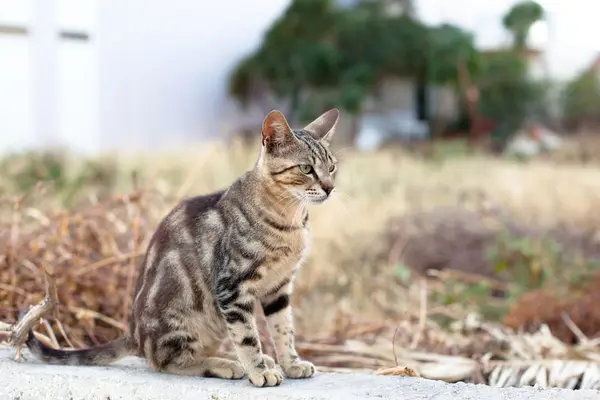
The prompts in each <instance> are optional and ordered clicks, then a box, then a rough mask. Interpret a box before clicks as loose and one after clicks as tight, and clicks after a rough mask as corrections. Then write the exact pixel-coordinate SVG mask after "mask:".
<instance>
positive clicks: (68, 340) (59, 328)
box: [56, 319, 75, 349]
mask: <svg viewBox="0 0 600 400" xmlns="http://www.w3.org/2000/svg"><path fill="white" fill-rule="evenodd" d="M56 325H57V326H58V330H59V331H60V334H61V335H62V337H63V338H64V339H65V342H67V344H68V345H69V347H71V348H72V349H74V348H75V346H73V342H71V340H70V339H69V336H67V332H66V331H65V328H64V327H63V324H62V323H61V322H60V320H58V319H57V320H56Z"/></svg>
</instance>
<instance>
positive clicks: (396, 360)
mask: <svg viewBox="0 0 600 400" xmlns="http://www.w3.org/2000/svg"><path fill="white" fill-rule="evenodd" d="M399 327H400V325H396V329H394V336H392V352H393V353H394V363H395V364H396V365H398V355H397V354H396V335H397V334H398V328H399Z"/></svg>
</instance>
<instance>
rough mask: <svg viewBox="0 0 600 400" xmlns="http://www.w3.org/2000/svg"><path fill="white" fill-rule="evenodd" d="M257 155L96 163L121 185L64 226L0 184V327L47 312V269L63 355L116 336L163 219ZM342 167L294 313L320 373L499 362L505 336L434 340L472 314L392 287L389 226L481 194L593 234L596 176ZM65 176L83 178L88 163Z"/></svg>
mask: <svg viewBox="0 0 600 400" xmlns="http://www.w3.org/2000/svg"><path fill="white" fill-rule="evenodd" d="M255 150H257V149H255V148H253V149H247V148H244V147H243V146H241V145H237V144H230V145H226V146H225V145H222V144H215V145H211V146H208V147H206V148H203V149H186V150H184V151H182V152H177V153H175V152H173V153H171V154H166V153H161V154H145V155H144V154H140V155H135V156H134V155H123V154H122V155H118V154H112V155H109V156H106V157H105V158H103V159H104V160H106V159H108V160H110V164H111V166H112V167H113V169H114V170H115V171H117V175H116V176H115V177H114V179H113V180H111V184H114V186H113V187H112V188H111V190H107V188H105V187H102V186H101V185H95V186H90V187H85V188H83V189H82V190H80V191H78V192H77V194H76V195H71V196H70V197H69V198H70V201H71V203H70V204H72V206H71V208H70V210H69V211H68V212H63V211H62V210H61V205H62V204H64V203H61V202H60V201H59V200H60V199H64V198H63V197H60V196H59V193H57V191H56V190H54V189H53V187H52V185H42V186H39V187H38V188H36V189H34V190H32V191H30V192H29V195H28V196H27V197H25V198H20V197H19V196H20V195H19V196H17V193H16V192H15V191H14V188H13V186H11V184H9V182H8V181H7V182H5V183H0V192H2V190H4V193H5V194H6V195H3V196H2V200H3V204H2V208H1V210H2V212H0V320H4V321H6V322H9V323H12V322H14V321H16V319H17V315H18V312H20V311H25V310H26V309H27V307H29V306H30V305H32V304H34V303H37V302H39V301H40V300H41V299H42V297H43V295H44V293H43V275H42V273H41V272H40V268H41V266H42V262H46V263H47V264H48V265H49V266H50V267H51V269H52V272H53V274H54V276H55V277H56V279H57V287H58V297H59V303H60V306H59V319H57V320H55V321H53V325H52V328H53V329H48V328H47V327H44V328H43V329H41V331H42V332H44V333H45V334H47V335H49V336H52V335H55V336H56V338H57V339H56V341H57V343H58V344H59V345H60V346H71V345H72V346H75V347H79V346H84V345H87V344H92V343H98V342H102V341H105V340H108V339H111V338H113V337H115V336H116V335H118V334H120V333H121V332H122V330H123V328H124V322H125V316H126V307H127V304H128V302H129V301H130V295H131V281H132V279H133V278H134V275H135V267H136V266H137V265H138V264H139V262H140V256H141V254H142V253H143V251H144V249H145V246H146V243H147V240H148V239H149V236H150V234H151V233H152V229H153V228H154V226H155V225H156V223H157V221H158V219H159V218H161V217H162V216H163V215H164V214H165V213H166V212H167V210H168V209H169V207H171V206H172V205H173V204H174V203H175V202H176V201H178V199H180V198H182V197H184V196H188V195H194V194H198V193H206V192H209V191H212V190H215V189H218V188H221V187H224V186H226V185H228V184H229V183H230V182H231V181H232V180H233V179H235V178H236V177H237V176H238V175H239V174H240V173H242V172H243V171H244V170H245V169H247V168H250V167H251V166H252V164H253V163H254V161H255V158H256V155H255V154H256V152H255ZM338 155H339V157H340V158H341V162H342V164H341V168H340V175H339V178H338V185H337V188H338V189H337V191H338V193H337V195H336V196H335V198H334V199H332V201H330V202H328V203H326V204H325V205H322V206H319V207H315V208H314V209H313V210H312V215H311V225H312V231H313V235H312V241H313V245H312V251H311V253H310V257H309V259H308V261H307V263H306V265H305V266H304V268H303V269H302V270H301V272H300V276H299V279H298V284H297V290H296V292H295V295H294V299H293V302H294V305H295V307H296V310H297V311H296V318H297V321H298V332H299V336H300V338H301V341H300V344H299V350H300V352H301V353H302V354H303V355H305V356H307V357H309V358H311V359H313V360H314V361H315V362H317V363H318V364H320V365H324V366H329V367H332V368H367V369H377V368H390V367H395V366H396V365H397V364H398V363H403V362H404V361H406V363H409V362H410V360H413V361H414V360H416V359H419V357H422V355H419V354H418V353H414V352H413V353H406V352H405V351H401V350H400V349H404V350H412V351H416V350H424V351H425V350H426V351H429V352H435V353H439V354H446V355H456V356H459V355H460V356H466V357H473V358H479V359H480V358H481V357H483V356H484V355H486V354H487V355H488V357H489V355H490V354H492V353H494V354H495V353H497V352H498V351H500V350H498V348H499V347H500V348H501V347H502V346H504V345H505V344H506V341H507V340H508V339H506V338H510V337H511V336H510V334H509V333H506V334H505V339H503V340H499V339H498V337H497V335H496V336H494V335H492V334H490V333H489V332H487V331H486V332H487V333H486V332H483V333H482V332H481V329H480V330H479V331H480V332H479V333H472V332H469V333H466V332H462V333H449V332H448V331H447V330H442V329H441V328H440V325H439V324H438V323H435V322H434V320H433V317H434V316H436V315H440V314H442V315H446V316H449V317H450V318H451V319H453V320H458V321H461V320H463V319H464V318H465V315H466V314H465V313H464V312H463V311H461V310H459V309H457V308H455V307H450V306H446V305H444V304H432V302H431V300H428V299H429V296H428V294H429V293H430V292H431V291H432V290H433V289H434V288H435V287H436V285H437V283H436V282H435V281H430V283H426V281H425V280H421V279H408V280H406V279H402V277H399V276H398V270H397V265H396V262H397V261H398V260H401V259H402V254H404V251H406V249H405V248H403V246H405V243H399V244H398V249H396V250H395V251H396V252H397V253H398V255H397V257H391V258H388V259H381V257H380V255H381V252H382V249H383V250H385V249H384V247H386V246H388V247H389V245H386V244H384V241H383V240H382V235H384V234H385V233H386V230H387V229H388V222H389V220H390V219H391V218H396V217H398V216H411V215H415V214H416V213H422V212H429V211H436V210H439V209H440V208H442V207H446V208H450V209H454V208H455V207H458V206H459V205H460V204H462V206H461V207H463V208H464V207H467V208H469V209H470V208H474V207H471V206H472V205H473V204H468V205H467V206H465V205H464V203H465V199H467V200H469V199H472V198H474V197H473V196H469V195H470V194H473V193H485V198H486V199H492V200H493V204H498V205H501V208H502V210H503V212H504V213H506V214H507V215H510V218H511V219H512V220H513V221H518V222H519V223H520V224H521V225H522V226H532V227H535V228H536V229H551V228H553V227H555V226H557V224H559V223H568V224H570V225H573V226H577V227H579V228H581V229H583V230H584V231H586V232H591V233H590V235H592V236H593V234H592V233H593V232H596V231H597V227H598V226H600V224H599V223H598V222H599V220H600V214H599V213H598V212H597V210H598V209H599V206H600V168H597V167H591V166H579V165H558V164H551V163H549V162H544V161H532V162H529V163H527V164H519V163H515V162H511V161H507V160H502V159H495V158H487V157H484V156H472V157H459V158H453V159H451V160H447V161H439V160H438V161H437V162H435V163H431V162H427V161H423V160H416V159H414V158H412V157H411V156H409V155H408V154H406V153H405V152H403V151H401V150H397V149H396V150H394V149H391V150H386V151H381V152H378V153H376V154H370V153H363V154H358V153H354V152H353V151H351V150H344V149H342V150H340V151H339V152H338ZM103 162H106V161H103ZM69 165H70V167H69V168H70V169H69V171H77V170H78V169H80V166H81V165H82V161H81V160H73V161H72V162H71V163H70V164H69ZM132 176H133V177H134V178H133V179H132ZM16 200H17V201H16ZM469 201H470V200H469ZM467 202H468V201H467ZM475 208H477V207H475ZM419 229H422V230H425V231H426V230H435V229H436V226H435V225H434V224H430V225H428V224H424V225H423V226H420V228H419ZM463 235H466V234H464V233H463ZM387 251H388V252H389V251H390V249H389V248H388V249H387ZM475 272H477V271H475ZM428 301H429V303H428ZM315 310H319V311H318V312H317V311H315ZM47 326H51V325H47ZM474 339H476V340H474ZM513 339H514V338H513ZM392 341H394V342H395V343H396V350H395V351H396V352H397V353H398V354H396V355H395V354H394V349H393V346H392ZM410 354H412V356H411V355H410ZM565 354H566V352H565ZM411 357H412V358H411ZM511 357H513V358H515V357H516V356H514V354H513V355H512V356H511ZM509 358H510V357H508V356H504V358H503V359H509ZM417 364H418V365H417V366H416V368H415V369H416V370H417V371H421V374H422V375H427V373H425V374H423V372H422V371H423V370H426V368H425V367H424V364H422V363H421V364H419V363H417ZM467 364H468V363H467ZM467 364H465V365H467ZM461 365H462V364H461ZM468 365H470V364H468ZM478 365H479V364H478ZM465 368H466V370H467V371H468V374H467V375H468V376H462V375H461V376H462V377H461V378H460V379H470V380H475V381H476V380H477V379H475V378H474V377H472V376H470V375H469V374H473V373H475V372H476V371H475V370H474V369H472V368H471V369H469V368H467V367H465ZM477 371H479V369H477ZM481 371H483V370H481ZM481 371H480V372H479V373H480V374H484V375H485V374H489V371H487V372H481ZM388 373H393V372H388ZM442 375H443V374H442ZM459 375H460V374H459ZM484 375H481V376H480V378H479V379H480V380H481V379H483V378H482V377H483V376H484ZM429 376H431V377H434V376H435V373H433V372H431V373H429ZM485 376H487V375H485ZM440 379H442V378H440ZM444 379H446V378H444ZM447 379H449V380H452V379H454V378H452V377H450V378H447Z"/></svg>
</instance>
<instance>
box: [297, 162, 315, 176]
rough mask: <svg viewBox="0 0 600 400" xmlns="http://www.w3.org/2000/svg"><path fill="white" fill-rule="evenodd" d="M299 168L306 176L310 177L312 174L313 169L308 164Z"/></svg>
mask: <svg viewBox="0 0 600 400" xmlns="http://www.w3.org/2000/svg"><path fill="white" fill-rule="evenodd" d="M299 168H300V172H302V173H303V174H306V175H308V174H310V173H311V172H312V167H311V166H310V165H308V164H301V165H300V166H299Z"/></svg>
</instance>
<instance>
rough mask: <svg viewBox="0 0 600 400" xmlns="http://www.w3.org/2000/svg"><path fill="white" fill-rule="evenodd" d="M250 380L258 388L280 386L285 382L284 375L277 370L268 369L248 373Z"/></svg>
mask: <svg viewBox="0 0 600 400" xmlns="http://www.w3.org/2000/svg"><path fill="white" fill-rule="evenodd" d="M248 379H249V380H250V383H252V384H253V385H254V386H256V387H265V386H279V385H280V384H281V382H283V374H282V373H281V372H279V371H278V370H276V369H272V368H268V369H265V370H262V371H261V370H257V371H252V372H250V373H248Z"/></svg>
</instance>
